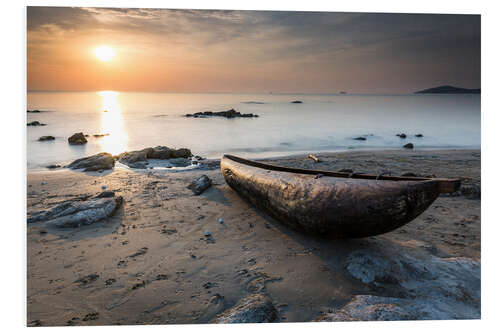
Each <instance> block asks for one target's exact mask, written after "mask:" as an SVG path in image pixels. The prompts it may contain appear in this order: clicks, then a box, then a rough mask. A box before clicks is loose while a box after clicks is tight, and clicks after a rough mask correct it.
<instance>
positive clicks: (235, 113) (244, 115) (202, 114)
mask: <svg viewBox="0 0 500 333" xmlns="http://www.w3.org/2000/svg"><path fill="white" fill-rule="evenodd" d="M186 117H193V118H206V117H224V118H252V117H258V115H256V114H253V113H240V112H238V111H236V110H235V109H231V110H227V111H220V112H212V111H205V112H196V113H193V114H191V113H188V114H186Z"/></svg>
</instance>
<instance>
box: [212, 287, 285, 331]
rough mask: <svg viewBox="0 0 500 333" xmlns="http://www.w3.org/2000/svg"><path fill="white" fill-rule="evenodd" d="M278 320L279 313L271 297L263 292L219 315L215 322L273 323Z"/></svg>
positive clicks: (243, 300)
mask: <svg viewBox="0 0 500 333" xmlns="http://www.w3.org/2000/svg"><path fill="white" fill-rule="evenodd" d="M278 320H279V313H278V310H276V308H275V307H274V305H273V302H272V301H271V299H270V298H269V297H267V296H265V295H262V294H253V295H250V296H248V297H246V298H244V299H242V300H241V301H240V302H239V303H238V304H236V305H235V306H234V307H232V308H231V309H229V310H227V311H225V312H223V313H222V314H220V315H219V316H217V318H216V320H215V322H216V323H218V324H231V323H233V324H234V323H273V322H277V321H278Z"/></svg>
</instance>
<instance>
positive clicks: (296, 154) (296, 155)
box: [26, 147, 481, 174]
mask: <svg viewBox="0 0 500 333" xmlns="http://www.w3.org/2000/svg"><path fill="white" fill-rule="evenodd" d="M395 151H400V152H408V153H411V152H414V153H419V152H436V153H449V152H481V148H417V149H402V148H400V147H398V148H380V149H376V148H375V149H374V148H367V149H363V148H360V149H357V148H355V149H342V150H325V151H308V152H306V151H300V152H292V153H291V154H288V155H274V156H269V157H258V158H247V159H251V160H255V161H269V160H284V159H288V158H302V157H303V156H306V157H307V155H309V154H313V155H327V156H330V155H332V154H345V153H372V152H377V153H384V152H385V153H388V152H395ZM228 154H230V155H236V156H238V153H236V154H233V153H228ZM83 157H85V156H83ZM204 161H206V162H220V158H206V159H205V160H204ZM60 163H64V164H69V163H71V161H66V162H60ZM117 165H118V167H117V166H115V168H116V169H131V168H129V167H128V166H126V165H122V164H121V163H118V164H117ZM193 169H197V168H193ZM64 170H67V171H73V172H79V171H75V170H68V169H67V168H64V167H63V166H61V167H60V168H56V169H52V170H50V169H47V168H46V167H39V168H32V169H29V168H26V173H27V174H35V173H43V172H56V171H64ZM131 170H139V169H131ZM157 170H158V169H157ZM173 170H174V169H173V168H172V171H173ZM190 170H192V169H186V170H178V171H177V172H181V171H190Z"/></svg>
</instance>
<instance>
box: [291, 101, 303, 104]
mask: <svg viewBox="0 0 500 333" xmlns="http://www.w3.org/2000/svg"><path fill="white" fill-rule="evenodd" d="M290 103H292V104H302V101H292V102H290Z"/></svg>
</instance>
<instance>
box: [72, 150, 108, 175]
mask: <svg viewBox="0 0 500 333" xmlns="http://www.w3.org/2000/svg"><path fill="white" fill-rule="evenodd" d="M114 166H115V160H114V158H113V156H112V155H111V154H109V153H99V154H96V155H92V156H89V157H83V158H79V159H77V160H75V161H73V162H72V163H70V164H69V165H67V166H66V167H67V168H70V169H84V170H83V171H99V170H110V169H112V168H113V167H114Z"/></svg>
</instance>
